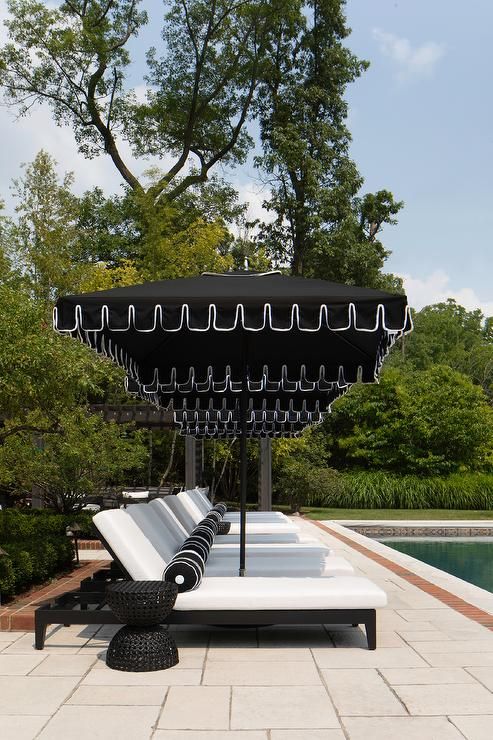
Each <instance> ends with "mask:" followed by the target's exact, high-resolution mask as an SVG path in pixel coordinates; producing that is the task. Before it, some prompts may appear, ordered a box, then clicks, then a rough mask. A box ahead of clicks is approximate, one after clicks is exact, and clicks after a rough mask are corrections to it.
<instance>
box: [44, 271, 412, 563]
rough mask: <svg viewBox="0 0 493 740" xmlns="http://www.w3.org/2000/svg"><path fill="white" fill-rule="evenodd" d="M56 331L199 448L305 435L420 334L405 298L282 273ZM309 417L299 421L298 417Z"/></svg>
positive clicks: (81, 305)
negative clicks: (169, 411) (121, 378)
mask: <svg viewBox="0 0 493 740" xmlns="http://www.w3.org/2000/svg"><path fill="white" fill-rule="evenodd" d="M54 326H55V328H56V329H57V330H58V331H59V332H61V333H64V334H69V335H71V336H73V337H76V338H78V339H80V340H81V341H83V342H85V343H87V344H88V345H90V346H91V347H92V348H93V349H95V350H96V351H97V352H98V353H100V354H103V355H106V356H108V357H111V358H112V359H113V360H114V361H115V362H116V363H117V364H118V365H121V366H122V367H124V368H125V370H126V373H127V377H128V379H129V384H130V389H131V390H134V391H136V392H137V393H138V394H139V395H140V396H142V397H143V398H147V399H148V400H151V401H153V402H154V403H156V404H158V405H160V406H165V407H170V406H172V407H173V409H174V411H175V420H176V423H177V424H178V425H179V426H180V427H181V429H182V431H183V432H185V433H192V434H195V435H197V436H229V435H236V434H239V436H240V457H241V465H240V471H241V472H240V476H241V487H240V510H241V517H240V520H241V535H240V575H243V574H244V572H245V524H246V514H245V512H246V439H247V437H248V436H277V435H280V434H289V435H291V434H296V433H298V432H299V431H300V430H301V429H303V428H304V426H306V425H307V424H309V423H313V422H314V421H319V420H320V418H321V416H323V414H325V413H327V412H328V411H329V410H330V404H331V403H332V402H333V401H334V400H335V399H336V398H338V397H339V396H340V395H342V394H343V393H345V392H346V391H347V390H348V388H349V387H350V386H351V385H352V384H353V383H355V382H356V381H358V380H360V381H362V382H365V383H372V382H375V381H376V380H377V379H378V373H379V370H380V367H381V364H382V362H383V360H384V358H385V356H386V355H387V353H388V352H389V350H390V348H391V346H392V345H393V343H394V342H395V341H396V339H398V338H399V337H400V336H402V335H403V334H404V333H406V332H407V331H410V330H411V328H412V321H411V315H410V312H409V308H408V305H407V300H406V297H405V296H403V295H393V294H390V293H386V292H383V291H378V290H372V289H369V288H358V287H354V286H348V285H340V284H338V283H332V282H328V281H325V280H313V279H307V278H300V277H287V276H283V275H281V274H280V273H278V272H268V273H253V272H233V273H225V274H222V275H218V274H213V273H204V274H203V275H201V276H200V277H194V278H182V279H176V280H160V281H156V282H151V283H144V284H143V285H135V286H130V287H127V288H113V289H111V290H105V291H99V292H96V293H85V294H83V295H78V296H77V295H73V296H66V297H64V298H61V299H59V300H58V301H57V305H56V307H55V310H54ZM296 414H298V416H296Z"/></svg>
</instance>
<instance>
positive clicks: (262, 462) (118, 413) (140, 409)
mask: <svg viewBox="0 0 493 740" xmlns="http://www.w3.org/2000/svg"><path fill="white" fill-rule="evenodd" d="M90 408H91V411H92V412H94V413H98V414H102V416H103V417H104V419H105V420H106V421H114V422H116V423H117V424H129V423H134V424H135V426H136V427H139V428H141V429H142V428H144V429H169V430H172V429H174V428H176V427H175V425H174V422H173V411H166V410H165V409H162V408H158V407H156V406H151V405H149V404H137V405H133V404H119V405H118V404H93V405H92V406H91V407H90ZM203 466H204V462H203V440H200V439H195V437H190V436H186V437H185V487H186V488H195V486H196V485H200V484H202V483H203V482H204V481H203V480H202V471H203ZM258 503H259V509H260V511H270V510H271V509H272V447H271V440H270V439H269V438H265V439H261V440H260V454H259V477H258Z"/></svg>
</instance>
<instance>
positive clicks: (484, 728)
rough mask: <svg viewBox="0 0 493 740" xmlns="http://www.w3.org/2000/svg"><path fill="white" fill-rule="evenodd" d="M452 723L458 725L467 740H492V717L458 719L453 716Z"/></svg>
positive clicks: (478, 716)
mask: <svg viewBox="0 0 493 740" xmlns="http://www.w3.org/2000/svg"><path fill="white" fill-rule="evenodd" d="M450 721H451V722H453V723H454V725H457V727H458V728H459V730H460V731H461V732H462V734H463V736H464V737H466V738H467V740H491V734H492V733H491V716H489V715H488V716H483V717H482V716H480V715H477V716H476V717H456V716H455V715H452V716H451V717H450Z"/></svg>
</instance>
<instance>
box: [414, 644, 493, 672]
mask: <svg viewBox="0 0 493 740" xmlns="http://www.w3.org/2000/svg"><path fill="white" fill-rule="evenodd" d="M447 644H448V643H447ZM421 655H423V657H424V658H426V662H427V663H428V664H429V665H430V666H433V667H435V668H445V667H447V666H450V667H454V666H459V667H464V668H467V667H468V666H493V652H486V651H485V652H482V653H428V654H425V653H423V651H421Z"/></svg>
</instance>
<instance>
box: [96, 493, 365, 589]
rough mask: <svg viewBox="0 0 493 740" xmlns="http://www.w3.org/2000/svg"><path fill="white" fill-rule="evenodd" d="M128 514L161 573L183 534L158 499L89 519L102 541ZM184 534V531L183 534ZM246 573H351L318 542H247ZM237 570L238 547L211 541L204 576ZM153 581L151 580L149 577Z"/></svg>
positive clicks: (305, 574) (177, 548) (176, 550)
mask: <svg viewBox="0 0 493 740" xmlns="http://www.w3.org/2000/svg"><path fill="white" fill-rule="evenodd" d="M125 516H127V517H129V518H130V519H131V520H132V521H133V523H135V524H136V525H137V527H139V529H140V530H141V531H142V533H143V534H144V535H145V537H146V538H147V539H148V541H149V542H150V543H151V544H152V545H153V546H154V548H155V549H156V551H157V552H158V553H159V555H160V556H161V558H162V563H161V564H160V569H161V570H160V572H161V574H162V573H163V572H164V569H165V568H166V565H167V563H169V562H170V561H171V560H172V559H173V557H174V556H175V555H176V554H177V552H178V550H179V549H180V547H181V546H182V544H183V541H184V539H185V538H184V537H181V536H180V533H179V532H178V531H177V530H175V529H173V526H172V520H171V519H166V511H165V507H164V506H163V504H162V501H159V500H158V499H156V500H155V501H154V502H152V503H151V504H135V505H134V506H132V507H130V508H129V509H127V510H126V511H119V512H118V513H117V514H116V516H115V515H114V513H113V512H101V513H100V514H98V515H96V516H95V517H94V519H93V521H94V524H95V526H96V527H97V529H98V530H99V532H100V533H101V535H102V538H103V539H104V540H107V539H108V533H109V535H110V538H111V536H112V532H113V526H114V522H115V520H118V521H119V520H121V521H122V522H123V517H125ZM130 526H131V525H130ZM187 536H188V534H187ZM246 553H247V559H248V567H247V577H250V576H298V577H299V576H328V575H351V574H353V572H354V571H353V568H352V566H351V565H350V564H349V563H348V562H347V560H344V558H340V557H336V556H335V555H333V554H332V552H331V550H330V549H329V548H328V547H326V546H325V545H323V544H322V543H321V542H319V541H315V542H313V543H306V544H305V543H294V544H279V543H271V544H250V545H247V548H246ZM237 572H238V546H237V545H235V544H232V545H223V544H219V545H216V544H214V545H213V546H212V547H211V549H210V554H209V558H208V560H207V563H206V566H205V575H206V576H207V577H217V576H236V575H237ZM153 580H155V579H153Z"/></svg>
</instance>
